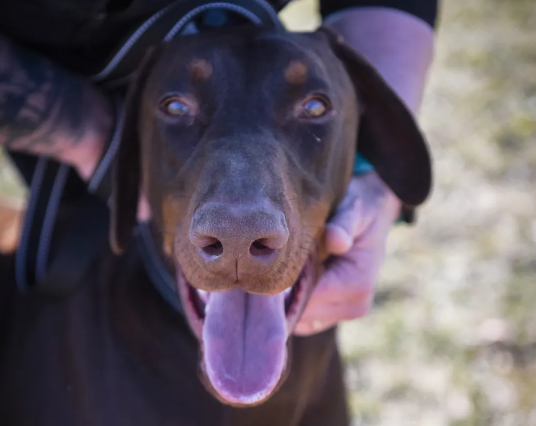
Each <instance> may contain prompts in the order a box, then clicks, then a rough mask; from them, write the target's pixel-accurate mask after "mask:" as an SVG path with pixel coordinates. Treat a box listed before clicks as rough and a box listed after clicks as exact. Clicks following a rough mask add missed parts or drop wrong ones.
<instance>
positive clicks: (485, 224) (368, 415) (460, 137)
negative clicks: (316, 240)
mask: <svg viewBox="0 0 536 426" xmlns="http://www.w3.org/2000/svg"><path fill="white" fill-rule="evenodd" d="M313 4H314V3H313V2H312V1H311V0H298V1H296V3H295V4H294V5H293V6H292V8H291V9H289V10H288V11H287V13H286V15H285V18H286V19H287V21H288V22H289V23H290V25H291V26H292V28H295V29H311V28H314V27H315V25H317V23H318V17H317V15H316V14H315V11H314V8H313V6H312V5H313ZM534 6H535V5H534V2H533V0H510V1H505V0H467V1H463V2H461V1H445V2H444V3H443V10H442V14H441V22H440V24H441V25H440V32H439V38H438V44H437V54H436V61H435V65H434V67H433V70H432V72H431V75H430V82H429V86H428V91H427V94H426V97H425V101H424V106H423V109H422V113H421V118H422V120H421V122H422V125H423V127H424V129H425V131H426V133H427V134H428V137H429V140H430V142H431V145H432V148H433V153H434V157H435V174H436V182H435V191H434V194H433V197H432V198H431V200H430V202H429V203H428V204H427V205H426V207H425V208H423V209H422V211H421V214H420V219H419V223H418V226H417V227H415V228H412V229H408V228H403V227H400V228H397V229H395V230H394V231H393V233H392V235H391V239H390V245H389V253H388V259H387V262H386V264H385V268H384V269H383V272H382V276H381V280H380V283H379V286H378V293H377V298H376V301H377V303H376V307H375V309H374V311H373V313H372V314H371V315H370V316H368V317H367V318H365V319H362V320H359V321H354V322H351V323H348V324H345V325H344V326H343V327H342V329H341V332H340V340H341V346H342V348H343V352H344V357H345V360H346V365H347V371H348V374H347V381H348V386H349V389H350V404H351V407H352V410H353V413H354V419H355V424H356V425H371V426H372V425H381V426H391V425H393V426H405V425H411V426H419V425H426V426H444V425H445V426H446V425H449V426H499V425H500V426H533V425H536V215H535V212H536V7H534ZM0 172H1V173H2V174H0V182H2V185H3V186H2V187H1V188H0V190H2V191H3V193H5V194H6V195H8V196H10V197H11V199H15V200H20V199H21V197H20V196H19V195H18V192H17V190H16V189H15V190H14V189H13V188H14V186H13V184H12V179H11V178H10V179H11V180H10V183H9V184H6V182H7V181H6V179H4V175H5V174H6V173H7V171H6V170H5V168H4V170H2V169H0ZM10 176H12V175H10Z"/></svg>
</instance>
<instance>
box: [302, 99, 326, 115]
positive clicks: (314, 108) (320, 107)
mask: <svg viewBox="0 0 536 426" xmlns="http://www.w3.org/2000/svg"><path fill="white" fill-rule="evenodd" d="M328 110H329V103H328V102H327V101H326V100H325V99H323V98H321V97H319V96H315V97H312V98H309V99H307V100H306V101H305V102H304V103H303V104H302V116H305V117H311V118H318V117H322V116H323V115H324V114H326V113H327V112H328Z"/></svg>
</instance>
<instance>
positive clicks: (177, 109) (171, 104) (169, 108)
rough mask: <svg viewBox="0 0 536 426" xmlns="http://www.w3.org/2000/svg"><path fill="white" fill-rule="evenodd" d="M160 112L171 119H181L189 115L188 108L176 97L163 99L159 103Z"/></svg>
mask: <svg viewBox="0 0 536 426" xmlns="http://www.w3.org/2000/svg"><path fill="white" fill-rule="evenodd" d="M160 108H161V109H162V111H163V112H164V113H165V114H167V115H170V116H173V117H181V116H184V115H187V114H189V113H190V110H191V108H190V106H189V105H188V104H187V103H186V102H185V101H183V100H181V99H180V98H177V97H173V98H167V99H164V100H163V101H162V102H161V103H160Z"/></svg>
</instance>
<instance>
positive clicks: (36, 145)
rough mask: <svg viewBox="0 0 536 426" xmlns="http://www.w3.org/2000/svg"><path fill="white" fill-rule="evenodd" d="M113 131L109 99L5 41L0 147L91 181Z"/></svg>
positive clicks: (1, 47) (0, 46)
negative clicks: (59, 164) (55, 163)
mask: <svg viewBox="0 0 536 426" xmlns="http://www.w3.org/2000/svg"><path fill="white" fill-rule="evenodd" d="M112 126H113V116H112V108H111V104H110V102H109V100H108V99H106V97H105V96H104V94H102V93H100V92H99V91H98V90H97V89H96V88H94V87H92V86H91V85H90V84H89V83H87V82H85V81H84V80H82V79H81V78H79V77H77V76H75V75H73V74H70V73H69V72H67V71H65V70H63V69H62V68H61V67H58V66H55V65H54V64H53V63H52V62H51V61H49V60H47V59H45V58H42V57H40V56H39V55H37V54H35V53H33V52H31V51H29V50H27V49H24V48H22V47H19V46H17V45H15V44H13V43H11V42H10V41H9V40H7V39H6V38H4V37H2V36H0V147H3V148H6V149H9V150H17V151H24V152H28V153H32V154H40V155H47V156H51V157H53V158H55V159H56V160H59V161H63V162H67V163H69V164H71V165H73V166H74V167H76V168H77V169H78V171H79V172H80V174H81V175H82V177H84V178H86V179H88V178H89V177H90V176H91V174H92V172H93V169H94V168H95V166H96V164H97V162H98V160H99V158H100V155H101V152H102V150H103V147H104V145H105V144H106V142H107V141H108V139H109V137H110V134H111V132H112Z"/></svg>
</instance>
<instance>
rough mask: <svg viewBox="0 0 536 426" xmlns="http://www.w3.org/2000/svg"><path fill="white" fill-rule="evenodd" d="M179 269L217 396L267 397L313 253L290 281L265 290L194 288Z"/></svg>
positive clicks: (283, 360)
mask: <svg viewBox="0 0 536 426" xmlns="http://www.w3.org/2000/svg"><path fill="white" fill-rule="evenodd" d="M178 269H179V270H178V273H177V287H178V292H179V294H180V297H181V302H182V306H183V308H184V311H185V314H186V317H187V319H188V322H189V324H190V327H191V328H192V331H193V332H194V334H195V335H196V336H197V338H198V339H199V341H200V342H201V348H202V353H203V360H202V361H203V362H202V365H201V366H202V369H203V370H204V372H205V374H206V376H207V378H208V380H209V382H210V384H211V386H212V388H213V389H214V391H215V392H216V393H217V396H218V397H219V399H221V400H222V401H224V402H226V403H229V404H232V405H240V406H244V405H253V404H258V403H260V402H262V401H264V400H265V399H267V398H268V397H269V396H270V395H271V394H272V393H273V392H274V390H275V389H276V387H277V385H278V384H279V382H280V380H281V377H282V375H283V373H284V371H285V368H286V365H287V344H286V343H287V340H288V337H289V335H290V333H291V332H292V330H293V329H294V327H295V326H296V323H297V322H298V319H299V317H300V315H301V313H302V311H303V309H304V308H305V304H306V302H307V300H308V298H309V295H310V294H311V291H312V288H313V282H314V278H313V277H314V262H313V259H312V257H310V258H309V259H308V260H307V261H306V262H305V265H304V267H303V269H302V270H301V272H300V274H299V276H298V279H297V280H296V282H295V283H294V285H292V286H291V287H289V288H287V289H286V290H284V291H282V292H280V293H278V294H275V295H268V296H265V295H256V294H251V293H247V292H245V291H243V290H242V289H239V288H235V289H232V290H227V291H223V292H206V291H203V290H198V289H196V288H194V287H193V286H192V285H190V284H189V283H188V282H187V281H186V278H185V276H184V274H183V273H182V271H181V270H180V268H178Z"/></svg>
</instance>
